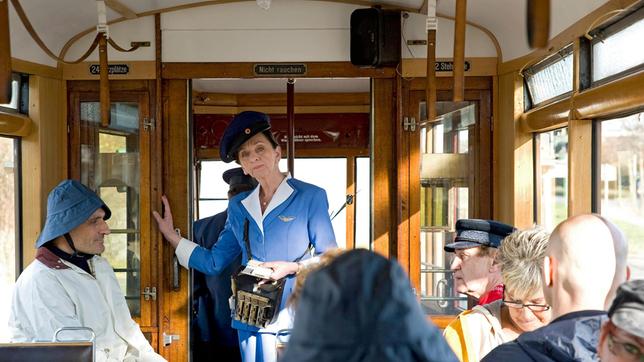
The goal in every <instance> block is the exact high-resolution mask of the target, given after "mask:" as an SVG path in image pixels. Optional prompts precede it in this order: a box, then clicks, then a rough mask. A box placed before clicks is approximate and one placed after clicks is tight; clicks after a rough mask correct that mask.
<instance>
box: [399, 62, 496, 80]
mask: <svg viewBox="0 0 644 362" xmlns="http://www.w3.org/2000/svg"><path fill="white" fill-rule="evenodd" d="M451 60H452V59H451V58H439V59H436V61H451ZM465 61H466V62H469V63H470V69H469V70H468V71H466V72H465V76H466V77H475V76H493V75H496V73H497V68H498V60H497V58H492V57H478V58H476V57H475V58H466V59H465ZM401 67H402V75H403V77H405V78H409V77H425V75H426V74H427V60H426V59H425V58H414V59H403V60H402V65H401ZM452 75H453V73H452V72H436V76H437V77H451V76H452Z"/></svg>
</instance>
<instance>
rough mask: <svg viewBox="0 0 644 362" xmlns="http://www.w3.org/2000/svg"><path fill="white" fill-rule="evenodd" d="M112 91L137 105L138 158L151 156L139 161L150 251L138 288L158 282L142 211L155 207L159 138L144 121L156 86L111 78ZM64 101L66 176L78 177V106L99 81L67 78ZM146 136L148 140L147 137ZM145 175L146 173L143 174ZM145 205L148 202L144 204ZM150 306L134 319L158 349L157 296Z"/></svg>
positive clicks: (91, 97) (144, 240) (92, 97)
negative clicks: (156, 144) (146, 128)
mask: <svg viewBox="0 0 644 362" xmlns="http://www.w3.org/2000/svg"><path fill="white" fill-rule="evenodd" d="M110 85H111V91H110V97H111V100H112V102H119V101H134V102H137V103H139V104H140V110H139V114H140V117H141V119H140V120H139V126H140V128H139V144H140V145H141V144H148V145H149V147H148V148H147V149H146V148H145V147H140V148H139V153H140V158H141V160H143V159H144V158H145V157H147V158H148V159H150V162H147V163H146V162H141V163H140V172H141V175H140V180H141V185H140V190H139V192H140V194H139V197H140V199H139V203H140V205H141V206H142V207H141V213H140V225H141V227H140V233H141V234H140V239H141V249H140V251H141V256H143V254H144V253H145V252H148V251H149V255H150V258H149V263H147V265H146V264H144V263H141V269H140V273H141V278H140V281H141V291H142V290H143V288H144V287H145V286H157V285H159V283H160V280H159V279H158V275H157V269H158V267H157V259H158V258H157V257H156V253H157V247H156V243H157V242H158V241H156V240H155V237H154V235H155V234H156V231H155V230H156V226H153V225H152V218H151V215H150V212H143V211H144V210H148V211H150V210H151V209H152V207H154V206H153V205H154V203H153V195H152V194H151V193H152V189H153V188H152V187H151V186H150V184H151V183H152V184H153V183H154V182H155V181H154V180H153V179H154V174H153V173H152V164H151V162H152V159H154V156H153V155H154V151H153V148H152V146H153V143H154V142H155V139H156V138H158V137H159V135H160V131H159V130H158V129H155V128H154V127H153V128H152V129H151V131H150V132H145V131H144V127H143V123H144V120H145V118H148V119H151V118H152V115H153V114H154V109H155V108H154V107H155V105H154V102H153V99H154V95H155V89H154V87H153V83H152V82H151V81H112V82H111V83H110ZM67 100H68V110H69V111H68V121H67V124H68V130H69V137H68V140H69V145H68V147H69V150H70V151H69V152H68V165H69V167H68V170H69V171H68V177H70V178H74V179H80V163H79V160H80V158H79V157H77V158H75V157H74V152H72V150H76V149H79V148H80V143H79V142H80V133H79V131H80V113H79V110H80V109H79V106H80V102H82V101H96V102H98V101H99V83H98V81H68V82H67ZM146 138H147V140H146ZM146 175H147V176H146ZM144 205H148V206H147V207H144ZM143 302H144V301H143V300H142V303H141V307H142V309H143V306H144V303H143ZM149 306H150V309H149V313H147V315H144V314H143V313H142V314H141V317H140V318H134V319H135V321H136V322H137V323H139V324H140V327H141V331H142V332H143V333H144V334H145V335H146V337H148V338H149V340H150V344H151V345H152V347H154V348H155V350H157V351H159V344H158V342H159V340H160V337H159V327H158V320H159V318H158V317H159V313H158V311H159V299H157V301H156V302H154V301H150V304H149Z"/></svg>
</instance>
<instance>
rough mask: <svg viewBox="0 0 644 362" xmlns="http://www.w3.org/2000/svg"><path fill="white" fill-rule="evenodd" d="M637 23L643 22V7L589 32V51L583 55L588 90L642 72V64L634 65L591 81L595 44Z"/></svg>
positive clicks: (643, 67)
mask: <svg viewBox="0 0 644 362" xmlns="http://www.w3.org/2000/svg"><path fill="white" fill-rule="evenodd" d="M638 21H644V6H642V7H640V8H638V9H635V10H633V11H630V12H627V13H626V14H625V15H622V16H619V17H618V18H617V20H615V21H613V22H611V23H609V24H608V25H606V26H603V27H600V28H597V29H594V30H593V31H591V32H589V33H588V35H590V37H591V38H592V40H590V41H589V43H590V44H589V49H588V51H587V52H586V53H585V56H586V57H588V61H587V62H586V66H587V67H588V69H587V71H588V79H589V88H594V87H598V86H600V85H603V84H606V83H610V82H612V81H614V80H617V79H620V78H624V77H626V76H628V75H631V74H635V73H637V72H639V71H641V70H644V63H641V64H639V65H636V66H634V67H631V68H628V69H625V70H622V71H621V72H618V73H615V74H613V75H610V76H608V77H605V78H602V79H598V80H595V79H593V64H594V62H595V59H594V57H593V48H594V46H595V44H597V43H600V42H603V41H604V40H605V39H607V38H609V37H611V36H612V35H615V34H617V33H619V32H620V31H622V30H624V29H626V28H627V27H629V26H631V25H633V24H635V23H636V22H638Z"/></svg>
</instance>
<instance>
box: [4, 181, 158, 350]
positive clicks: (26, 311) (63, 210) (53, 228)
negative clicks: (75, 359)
mask: <svg viewBox="0 0 644 362" xmlns="http://www.w3.org/2000/svg"><path fill="white" fill-rule="evenodd" d="M110 216H111V211H110V209H109V208H108V207H107V205H105V203H104V202H103V200H101V199H100V198H99V197H98V196H97V195H96V194H95V193H94V192H93V191H92V190H90V189H89V188H87V187H86V186H85V185H83V184H81V183H80V182H78V181H75V180H65V181H63V182H61V183H60V184H59V185H58V186H56V187H55V188H54V189H53V190H52V191H51V192H50V193H49V197H48V199H47V220H46V222H45V226H44V228H43V230H42V232H41V233H40V237H39V238H38V240H37V241H36V248H38V250H37V251H36V260H34V261H33V262H32V263H31V264H30V265H29V266H28V267H27V268H26V269H25V270H24V271H23V272H22V274H21V275H20V277H19V278H18V281H17V282H16V285H15V289H14V294H13V300H12V305H11V312H10V317H9V329H10V332H9V333H10V336H11V341H12V342H34V341H51V340H52V337H53V336H54V333H55V332H56V330H57V329H59V328H62V327H88V328H91V329H92V330H93V331H94V333H95V334H96V339H95V342H94V343H95V351H96V361H108V360H109V361H123V360H127V361H165V360H164V359H163V358H162V357H161V356H159V355H158V354H156V353H155V352H154V350H153V349H152V346H150V343H148V341H147V340H146V339H145V337H144V336H143V333H141V330H140V329H139V326H138V325H137V324H136V323H135V322H134V321H133V320H132V317H131V316H130V311H129V309H128V306H127V303H126V302H125V297H124V296H123V292H121V287H120V286H119V283H118V281H117V280H116V276H115V274H114V270H113V269H112V267H111V266H110V264H109V263H108V262H107V260H105V259H103V258H101V257H100V256H98V254H100V253H102V252H103V251H104V250H105V244H104V241H103V238H104V237H105V235H108V234H109V233H110V228H109V226H107V223H106V222H105V220H107V219H109V218H110ZM61 337H64V338H65V339H68V338H73V339H87V337H88V336H87V333H86V332H74V333H72V332H65V334H64V336H61Z"/></svg>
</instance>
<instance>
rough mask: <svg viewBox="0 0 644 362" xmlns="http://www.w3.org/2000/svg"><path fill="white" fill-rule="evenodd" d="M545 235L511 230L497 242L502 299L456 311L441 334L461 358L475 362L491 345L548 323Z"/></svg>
mask: <svg viewBox="0 0 644 362" xmlns="http://www.w3.org/2000/svg"><path fill="white" fill-rule="evenodd" d="M549 236H550V234H549V233H548V232H546V231H544V230H543V229H541V228H532V229H528V230H524V231H516V232H514V233H512V234H510V235H509V236H508V237H506V238H505V239H504V240H503V241H502V242H501V246H500V247H499V252H498V256H497V261H498V263H499V264H500V265H501V275H502V276H503V282H504V284H505V289H504V292H503V299H502V300H497V301H495V302H492V303H490V304H486V305H483V306H480V305H479V306H476V307H474V309H472V310H468V311H465V312H463V313H461V314H460V315H459V316H458V317H457V318H456V319H455V320H454V321H453V322H452V323H450V324H449V325H448V326H447V328H445V331H444V336H445V339H446V340H447V343H448V344H449V345H450V347H452V350H454V353H456V356H457V357H458V358H459V359H460V360H461V361H462V362H465V361H480V360H481V358H483V357H484V356H485V355H486V354H488V353H489V352H490V351H491V350H492V349H494V348H495V347H496V346H498V345H500V344H503V343H505V342H509V341H511V340H514V339H515V338H517V337H518V336H519V335H520V334H521V333H523V332H528V331H532V330H535V329H537V328H539V327H542V326H544V325H546V324H548V322H550V306H549V305H547V304H546V301H545V299H544V296H543V291H542V289H541V288H542V286H541V279H542V278H541V268H542V264H543V258H544V257H545V252H546V247H547V246H548V238H549Z"/></svg>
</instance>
